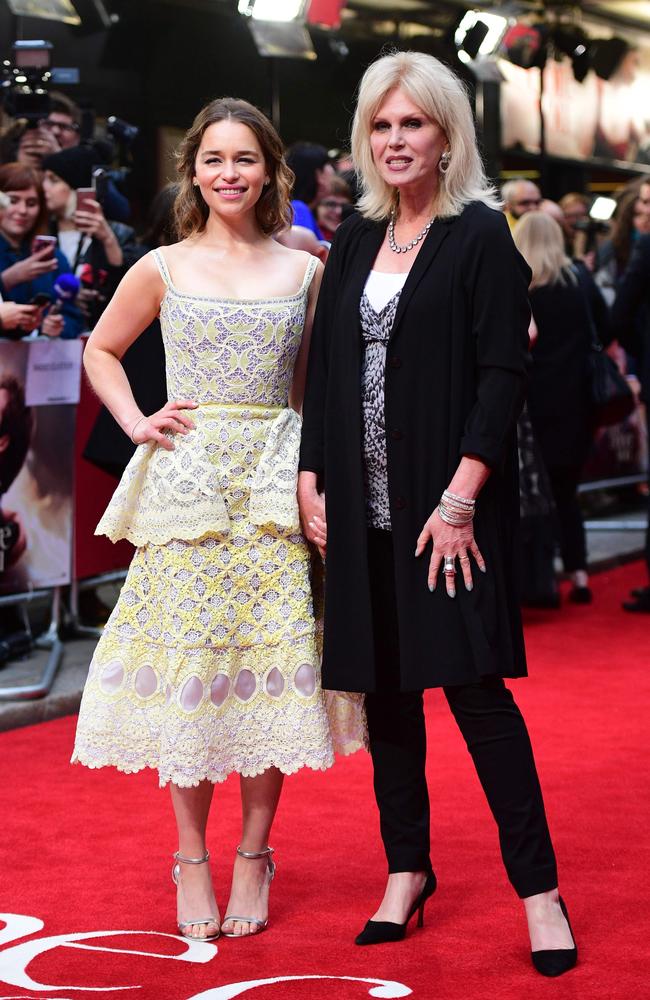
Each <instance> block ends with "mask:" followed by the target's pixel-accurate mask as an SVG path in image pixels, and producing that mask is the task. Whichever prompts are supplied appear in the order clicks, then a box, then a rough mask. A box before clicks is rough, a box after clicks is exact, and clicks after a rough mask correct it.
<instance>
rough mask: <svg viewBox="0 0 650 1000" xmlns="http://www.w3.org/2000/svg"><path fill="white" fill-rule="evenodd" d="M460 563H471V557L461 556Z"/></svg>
mask: <svg viewBox="0 0 650 1000" xmlns="http://www.w3.org/2000/svg"><path fill="white" fill-rule="evenodd" d="M458 561H459V562H469V556H459V557H458Z"/></svg>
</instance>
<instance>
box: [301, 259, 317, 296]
mask: <svg viewBox="0 0 650 1000" xmlns="http://www.w3.org/2000/svg"><path fill="white" fill-rule="evenodd" d="M317 267H318V257H314V256H312V255H310V257H309V263H308V264H307V269H306V270H305V276H304V278H303V279H302V285H301V286H300V291H301V292H303V294H304V293H306V292H307V291H308V289H309V286H310V285H311V279H312V278H313V277H314V275H315V274H316V268H317Z"/></svg>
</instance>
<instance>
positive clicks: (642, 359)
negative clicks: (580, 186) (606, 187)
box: [612, 236, 650, 404]
mask: <svg viewBox="0 0 650 1000" xmlns="http://www.w3.org/2000/svg"><path fill="white" fill-rule="evenodd" d="M612 323H613V326H614V332H615V334H616V336H617V337H618V339H619V341H620V342H621V344H622V345H623V347H624V348H625V350H626V351H629V352H630V354H632V355H633V356H634V358H635V359H636V361H637V365H638V368H637V372H638V375H639V380H640V382H641V388H642V394H641V395H642V399H643V400H644V402H645V403H646V404H649V403H650V236H641V237H640V238H639V239H638V240H637V243H636V246H635V248H634V252H633V254H632V256H631V258H630V262H629V264H628V266H627V268H626V270H625V273H624V274H623V276H622V278H621V280H620V282H619V285H618V291H617V293H616V299H615V300H614V305H613V306H612Z"/></svg>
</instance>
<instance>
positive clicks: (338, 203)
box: [318, 198, 350, 212]
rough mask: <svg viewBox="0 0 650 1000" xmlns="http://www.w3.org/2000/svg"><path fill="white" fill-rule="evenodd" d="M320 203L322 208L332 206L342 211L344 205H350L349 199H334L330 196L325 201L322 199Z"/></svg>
mask: <svg viewBox="0 0 650 1000" xmlns="http://www.w3.org/2000/svg"><path fill="white" fill-rule="evenodd" d="M318 204H319V205H320V207H321V208H331V209H336V210H337V211H338V212H342V211H343V207H344V205H349V204H350V203H349V202H348V201H333V200H332V199H330V198H325V200H324V201H320V202H319V203H318Z"/></svg>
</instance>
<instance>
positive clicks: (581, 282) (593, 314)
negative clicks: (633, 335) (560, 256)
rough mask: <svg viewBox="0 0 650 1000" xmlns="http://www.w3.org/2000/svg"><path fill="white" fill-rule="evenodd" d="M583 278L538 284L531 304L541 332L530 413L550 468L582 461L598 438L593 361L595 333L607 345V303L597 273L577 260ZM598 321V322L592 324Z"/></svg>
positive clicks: (535, 353)
mask: <svg viewBox="0 0 650 1000" xmlns="http://www.w3.org/2000/svg"><path fill="white" fill-rule="evenodd" d="M576 268H577V269H578V272H577V273H578V281H577V283H574V282H572V281H570V280H567V282H566V283H565V284H562V283H560V282H556V283H555V284H552V285H543V286H542V287H541V288H533V289H532V291H531V293H530V304H531V307H532V310H533V318H534V320H535V323H536V324H537V331H538V336H537V340H536V341H535V343H534V344H533V348H532V351H531V355H532V360H533V363H532V366H531V370H530V383H529V386H528V412H529V414H530V419H531V423H532V425H533V431H534V433H535V437H536V439H537V443H538V444H539V447H540V449H541V452H542V457H543V459H544V462H545V463H546V467H547V468H548V469H553V468H557V467H558V466H574V467H575V466H581V465H583V464H584V462H585V461H586V459H587V455H588V453H589V448H590V446H591V442H592V438H593V404H592V402H591V394H590V387H589V380H588V370H587V362H588V357H589V353H590V351H591V343H592V340H593V339H594V333H595V334H596V336H597V337H598V340H599V341H600V343H601V344H602V345H603V346H604V347H607V346H608V344H609V343H610V341H611V339H612V336H611V330H610V322H609V314H608V310H607V305H606V303H605V300H604V298H603V297H602V295H601V293H600V291H599V289H598V286H597V285H596V283H595V281H594V279H593V278H592V277H591V274H590V273H589V271H587V269H586V268H585V267H584V266H583V265H576ZM592 324H593V326H592Z"/></svg>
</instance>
